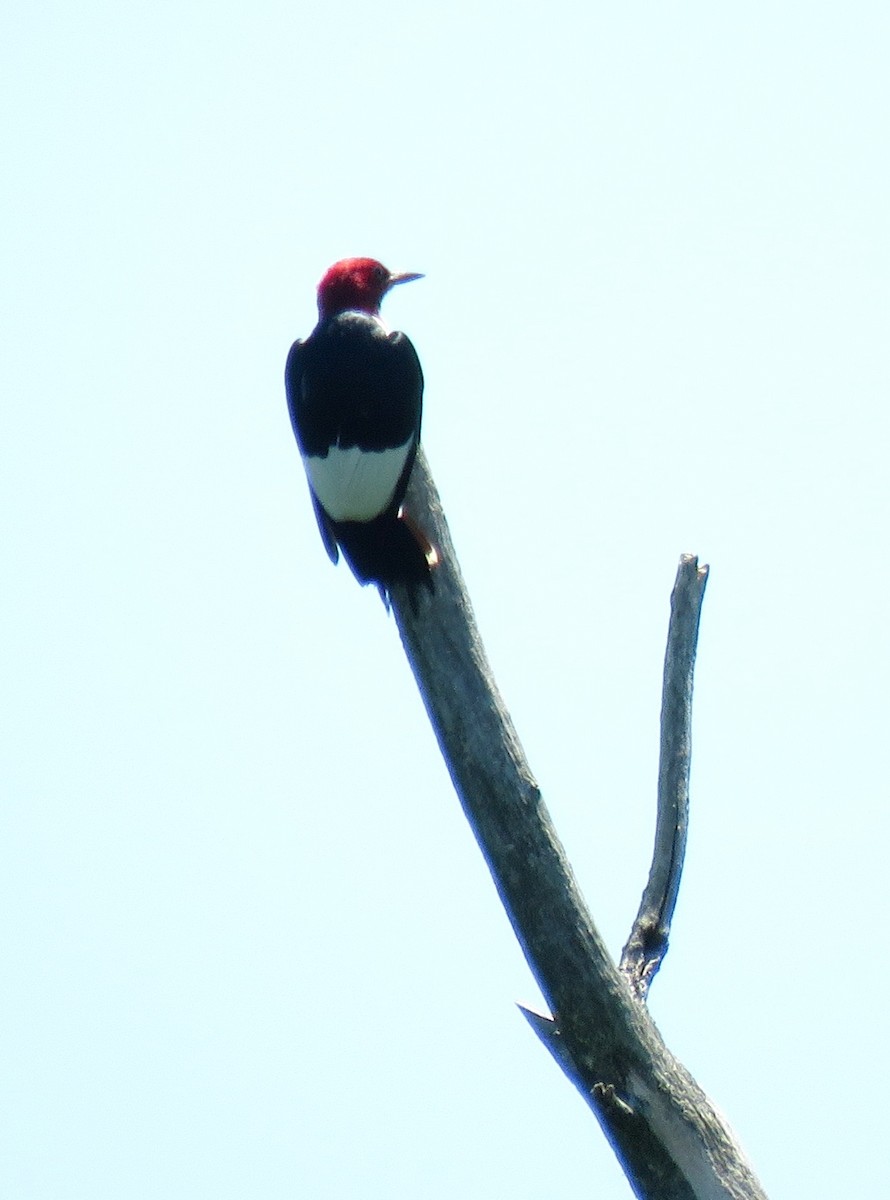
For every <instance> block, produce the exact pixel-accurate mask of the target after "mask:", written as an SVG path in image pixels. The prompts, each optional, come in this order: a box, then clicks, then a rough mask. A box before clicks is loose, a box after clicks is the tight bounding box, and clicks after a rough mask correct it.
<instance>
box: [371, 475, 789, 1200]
mask: <svg viewBox="0 0 890 1200" xmlns="http://www.w3.org/2000/svg"><path fill="white" fill-rule="evenodd" d="M407 507H408V509H409V511H410V512H411V514H412V516H413V518H414V519H415V520H417V521H418V523H419V524H420V525H421V526H422V527H423V529H424V530H425V532H426V533H427V535H428V536H429V537H430V538H431V540H432V541H433V542H434V543H435V545H436V546H437V548H438V550H439V554H440V558H441V562H440V564H439V565H438V566H437V568H436V570H435V590H434V593H433V594H432V595H427V594H426V593H424V594H423V595H421V596H420V597H419V598H416V599H415V600H414V602H412V599H411V597H409V595H408V594H407V593H406V592H405V591H403V590H402V589H400V588H396V589H394V591H393V595H392V607H393V612H394V615H395V618H396V621H397V624H398V628H399V632H400V635H401V638H402V643H403V646H404V648H405V652H406V654H407V656H408V660H409V662H410V664H411V667H412V669H413V671H414V675H415V678H416V679H417V684H418V687H419V689H420V693H421V695H422V697H423V701H424V704H425V705H426V709H427V713H428V715H429V718H430V721H431V723H432V726H433V729H434V731H435V733H436V737H437V738H438V742H439V746H440V749H441V751H442V754H443V757H444V759H445V762H446V764H447V766H448V770H449V772H450V774H451V778H452V780H453V782H454V786H455V789H456V791H457V794H458V796H459V798H460V801H461V804H462V805H463V808H464V812H465V813H466V816H467V819H468V820H469V822H470V825H471V826H472V829H473V832H474V833H475V835H476V839H477V841H478V843H479V846H480V848H481V850H482V853H483V855H484V856H485V859H486V862H487V863H488V867H489V870H490V871H491V874H492V878H493V880H494V883H495V886H496V888H497V890H498V893H499V895H500V898H501V901H502V902H503V905H504V908H505V909H506V911H507V915H508V917H509V919H510V921H511V923H512V925H513V929H514V931H515V933H516V936H517V938H518V939H519V942H520V945H521V946H522V949H523V952H524V954H525V957H526V959H527V961H528V964H529V966H530V967H531V970H532V972H533V973H534V975H535V977H536V979H537V981H538V984H539V986H540V988H541V991H542V993H543V995H544V997H545V999H546V1001H547V1004H548V1006H549V1008H550V1012H551V1013H552V1014H553V1015H552V1017H548V1016H540V1015H538V1014H533V1013H526V1016H527V1017H528V1019H529V1021H530V1023H531V1024H532V1027H533V1028H534V1029H535V1031H536V1032H537V1033H538V1034H539V1036H540V1037H541V1039H542V1041H543V1042H544V1044H545V1045H546V1046H547V1048H548V1049H549V1050H550V1051H551V1053H552V1054H553V1056H554V1058H555V1059H556V1061H557V1062H558V1063H559V1065H560V1066H561V1068H562V1069H563V1071H564V1072H565V1073H566V1075H567V1076H568V1077H569V1078H570V1079H571V1081H572V1082H573V1083H574V1084H575V1086H576V1087H578V1089H579V1090H580V1091H581V1093H582V1095H583V1096H584V1098H585V1100H586V1101H587V1103H588V1104H589V1105H590V1107H591V1108H592V1109H593V1111H594V1112H595V1113H596V1115H597V1117H598V1119H599V1121H600V1124H601V1126H602V1128H603V1130H604V1131H605V1133H606V1136H607V1137H608V1138H609V1140H610V1142H611V1144H612V1146H613V1147H614V1149H615V1152H616V1154H617V1155H618V1158H619V1160H620V1161H621V1163H622V1166H623V1167H624V1170H625V1172H626V1174H627V1177H628V1180H629V1181H630V1184H631V1187H632V1188H633V1190H634V1192H635V1193H636V1195H637V1196H639V1197H645V1198H647V1200H656V1198H657V1200H681V1198H682V1200H693V1198H694V1200H718V1198H721V1200H723V1198H726V1197H732V1198H733V1200H765V1193H764V1192H763V1191H762V1189H761V1188H760V1185H759V1184H758V1182H757V1179H756V1178H755V1176H754V1173H753V1171H752V1169H751V1167H750V1166H749V1164H748V1163H747V1161H746V1159H745V1157H744V1155H743V1153H742V1151H741V1149H740V1147H739V1145H738V1143H737V1142H736V1140H735V1138H734V1136H733V1134H732V1131H731V1130H730V1129H729V1127H728V1126H727V1124H726V1122H725V1121H724V1120H723V1118H722V1117H721V1116H720V1115H719V1114H718V1113H717V1111H716V1110H715V1109H714V1107H713V1105H712V1104H711V1103H710V1101H709V1100H708V1098H707V1097H706V1096H705V1094H704V1093H703V1092H702V1090H701V1088H699V1087H698V1085H697V1084H696V1082H695V1080H694V1079H693V1078H692V1077H691V1076H690V1075H689V1073H688V1072H687V1071H686V1070H685V1068H684V1067H683V1066H682V1065H681V1064H680V1063H679V1062H678V1061H677V1060H676V1059H675V1058H674V1056H673V1055H672V1054H671V1053H670V1051H669V1050H668V1049H667V1047H666V1046H665V1044H664V1042H663V1041H662V1038H661V1036H660V1034H659V1033H658V1030H657V1029H656V1027H655V1024H654V1023H653V1021H652V1019H651V1017H650V1016H649V1013H648V1010H647V1008H646V1006H645V995H646V990H647V988H648V984H649V982H650V981H651V978H652V976H653V974H654V972H655V970H657V967H658V964H659V963H660V961H661V959H662V957H663V955H664V951H665V949H666V946H667V933H668V929H669V925H670V917H671V913H672V911H673V904H674V901H675V899H676V892H677V886H678V884H679V873H680V869H681V868H682V857H683V845H684V843H685V812H686V780H687V779H688V762H689V736H688V730H689V711H690V704H691V691H692V665H693V662H694V654H695V638H696V631H697V626H698V611H699V608H700V604H701V596H702V594H703V591H704V580H705V577H706V575H705V572H704V571H702V570H699V569H698V566H697V562H696V560H695V559H693V558H686V559H684V560H683V561H682V562H681V565H680V573H679V575H678V585H679V591H675V604H674V618H673V620H672V626H671V630H672V633H671V638H669V647H668V656H667V659H666V663H665V683H666V689H665V703H664V708H663V713H662V768H661V775H662V779H661V780H660V787H659V817H658V829H657V835H656V848H655V855H654V858H653V867H652V872H651V874H650V880H649V884H648V885H647V889H646V892H645V893H644V897H643V902H642V904H641V907H640V913H639V914H638V916H637V920H636V921H635V923H634V928H633V930H632V933H631V937H630V939H629V942H628V947H626V948H625V954H624V956H623V959H622V968H621V969H619V967H617V966H616V965H615V963H614V962H613V961H612V959H611V958H610V956H609V954H608V952H607V950H606V948H605V946H604V944H603V941H602V939H601V937H600V935H599V933H598V931H597V929H596V927H595V925H594V923H593V919H592V917H591V915H590V913H589V912H588V909H587V907H586V904H585V902H584V899H583V897H582V895H581V891H580V889H579V887H578V884H577V882H576V880H575V877H574V875H573V873H572V869H571V867H570V865H569V863H568V860H567V858H566V855H565V851H564V850H563V847H562V845H561V844H560V841H559V838H558V837H557V835H556V831H555V830H554V828H553V825H552V823H551V821H550V817H549V815H548V813H547V809H546V806H545V805H544V802H543V800H542V798H541V792H540V790H539V788H538V785H537V783H536V782H535V779H534V776H533V775H532V773H531V770H530V768H529V766H528V763H527V762H526V759H525V755H524V753H523V749H522V746H521V745H520V742H519V739H518V737H517V735H516V731H515V729H514V728H513V723H512V721H511V719H510V715H509V713H508V712H507V709H506V707H505V706H504V703H503V700H502V699H501V696H500V694H499V692H498V689H497V685H496V684H495V681H494V678H493V677H492V674H491V670H490V668H489V665H488V662H487V659H486V656H485V650H484V647H483V645H482V642H481V639H480V637H479V633H478V630H477V628H476V623H475V620H474V617H473V611H472V607H471V605H470V600H469V596H468V595H467V592H466V588H465V587H464V583H463V579H462V577H461V573H460V568H459V565H458V562H457V557H456V555H455V552H454V547H453V545H452V542H451V537H450V535H449V532H448V527H447V524H446V521H445V517H444V514H443V512H442V506H441V503H440V500H439V496H438V493H437V491H436V488H435V485H434V483H433V480H432V477H431V475H430V472H429V468H428V465H427V462H426V458H425V456H424V455H423V452H421V453H420V455H419V456H418V460H417V464H416V466H415V469H414V472H413V475H412V479H411V484H410V487H409V491H408V496H407ZM678 596H679V599H678ZM684 606H685V607H684ZM690 614H692V624H691V626H690ZM672 645H673V652H672V648H671V647H672ZM665 713H667V719H665Z"/></svg>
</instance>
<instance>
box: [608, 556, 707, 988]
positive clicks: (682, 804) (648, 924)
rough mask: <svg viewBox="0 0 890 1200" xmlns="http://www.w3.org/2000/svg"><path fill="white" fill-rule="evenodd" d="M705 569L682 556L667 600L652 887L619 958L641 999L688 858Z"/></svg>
mask: <svg viewBox="0 0 890 1200" xmlns="http://www.w3.org/2000/svg"><path fill="white" fill-rule="evenodd" d="M707 582H708V568H707V567H705V566H703V567H699V565H698V559H697V558H696V557H695V555H693V554H684V555H683V557H682V558H681V559H680V566H679V568H678V569H677V579H676V582H675V583H674V590H673V593H672V594H671V619H670V624H669V626H668V640H667V650H666V651H665V656H664V685H663V688H662V699H661V760H660V763H659V768H658V817H657V821H656V826H655V850H654V852H653V855H652V867H651V870H650V871H649V882H648V883H647V884H646V889H645V891H644V892H643V898H642V900H641V901H640V910H639V912H638V913H637V916H636V920H635V921H634V923H633V928H632V929H631V932H630V937H629V938H628V941H627V945H626V946H625V947H624V950H623V952H622V955H621V970H622V971H623V972H624V973H625V975H626V976H627V978H628V981H629V983H630V986H631V987H632V988H633V990H634V992H635V994H636V995H637V996H638V997H639V998H640V999H641V1000H645V999H646V995H647V993H648V991H649V987H650V985H651V983H652V980H653V979H654V978H655V975H656V973H657V972H658V968H659V967H660V966H661V963H662V960H663V959H664V956H665V954H667V949H668V939H669V937H670V931H671V919H672V918H673V915H674V906H675V904H676V903H677V893H678V891H679V888H680V876H681V875H682V873H683V860H684V857H685V854H686V830H687V827H688V821H689V762H690V754H691V747H692V679H693V674H694V671H695V650H696V644H697V642H698V625H699V619H700V617H701V606H702V601H703V600H704V595H705V585H706V584H707Z"/></svg>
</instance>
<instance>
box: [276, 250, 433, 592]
mask: <svg viewBox="0 0 890 1200" xmlns="http://www.w3.org/2000/svg"><path fill="white" fill-rule="evenodd" d="M421 278H422V276H420V275H415V274H407V273H405V274H400V275H396V274H393V273H392V272H391V271H387V269H386V267H384V266H382V265H381V264H380V263H379V262H377V261H376V260H375V259H373V258H345V259H343V260H342V262H338V263H334V265H333V266H332V267H331V268H330V270H329V271H327V272H326V274H325V276H324V278H323V279H322V281H321V283H320V284H319V285H318V324H317V325H316V326H315V328H314V329H313V331H312V333H311V334H310V335H309V337H308V338H306V339H305V341H297V342H294V344H293V346H292V347H291V350H290V354H289V355H288V357H287V366H286V368H285V375H284V381H285V387H286V390H287V405H288V409H289V410H290V417H291V423H292V425H293V428H294V434H295V435H296V439H297V444H298V446H299V447H300V454H301V455H302V458H303V466H304V467H305V468H306V476H307V478H308V480H309V490H310V492H311V494H312V503H313V505H314V506H315V516H316V519H317V521H318V528H319V531H320V533H321V538H322V541H323V542H324V544H325V548H326V549H327V552H328V555H329V557H330V559H331V561H332V562H334V563H336V562H337V560H338V557H339V554H338V547H339V549H340V550H342V551H343V556H344V557H345V559H346V561H347V562H348V563H349V565H350V567H351V568H352V572H353V574H354V575H355V577H356V579H358V581H359V582H360V583H376V584H378V585H379V587H380V589H381V592H382V593H383V595H384V599H386V598H387V595H388V590H389V588H390V586H391V585H392V584H394V583H399V582H404V583H408V584H418V583H426V584H427V585H428V586H432V577H431V575H430V570H431V568H432V567H433V566H434V565H435V562H436V552H435V550H434V549H433V548H432V546H430V544H429V543H428V542H427V541H426V540H425V539H424V538H423V535H422V534H421V533H420V532H419V530H418V529H417V528H416V526H414V524H413V523H412V522H411V521H410V520H406V519H405V514H404V513H403V512H402V507H401V506H402V501H403V499H404V496H405V489H406V488H407V486H408V478H409V476H410V474H411V468H412V466H413V465H414V457H415V455H416V454H417V447H418V444H419V442H420V417H421V408H422V398H423V373H422V371H421V369H420V361H419V359H418V357H417V353H416V351H415V349H414V347H413V346H412V345H411V343H410V341H409V340H408V338H407V337H405V335H404V334H403V333H390V332H389V330H388V329H387V328H386V326H385V325H384V324H383V322H382V321H381V320H380V304H381V301H382V300H383V297H384V296H385V295H386V293H387V292H388V291H389V289H390V288H391V287H395V285H396V284H397V283H408V282H409V281H410V280H412V279H421Z"/></svg>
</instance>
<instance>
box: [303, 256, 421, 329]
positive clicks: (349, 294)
mask: <svg viewBox="0 0 890 1200" xmlns="http://www.w3.org/2000/svg"><path fill="white" fill-rule="evenodd" d="M422 278H423V276H422V275H418V274H416V273H412V272H408V271H403V272H402V273H401V274H398V275H394V274H393V272H392V271H387V269H386V267H384V265H383V263H379V262H377V260H376V259H375V258H343V259H341V260H340V262H336V263H334V265H333V266H332V267H329V268H328V270H327V271H325V274H324V278H323V279H322V281H321V283H320V284H319V285H318V315H319V318H320V319H321V320H322V321H323V320H324V319H325V317H333V316H335V315H336V314H337V313H341V312H349V311H353V310H357V311H359V312H366V313H371V314H372V315H374V316H376V315H377V313H378V312H379V311H380V303H381V301H382V300H383V297H384V296H385V295H386V293H387V292H388V291H389V289H390V288H391V287H395V285H396V284H397V283H410V282H411V280H412V279H422Z"/></svg>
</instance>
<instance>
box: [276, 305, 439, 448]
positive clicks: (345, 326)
mask: <svg viewBox="0 0 890 1200" xmlns="http://www.w3.org/2000/svg"><path fill="white" fill-rule="evenodd" d="M285 386H286V388H287V403H288V408H289V410H290V416H291V422H292V424H293V428H294V433H295V434H296V438H297V441H298V443H299V445H300V450H301V451H302V453H303V454H304V455H313V456H323V455H325V454H327V452H328V449H329V447H331V446H334V445H339V446H340V447H341V448H343V449H347V448H348V447H350V446H361V447H362V449H364V450H385V449H388V448H389V447H392V446H403V445H404V444H405V442H406V441H407V440H408V438H409V437H410V436H411V435H412V434H413V435H414V439H415V443H416V442H418V441H419V440H420V422H421V415H422V402H423V372H422V371H421V369H420V360H419V359H418V357H417V352H416V351H415V349H414V347H413V346H412V345H411V342H410V341H409V340H408V338H407V337H405V335H404V334H403V333H388V332H387V330H386V328H385V327H384V326H383V324H382V323H381V322H380V321H379V320H378V319H377V318H375V317H372V316H370V315H369V314H368V313H362V312H344V313H338V314H337V315H336V316H333V317H330V318H328V320H326V321H323V322H320V323H319V324H318V325H317V326H316V327H315V329H314V330H313V331H312V333H311V335H310V336H309V337H308V338H307V339H306V340H305V341H304V342H295V343H294V344H293V346H292V347H291V351H290V354H289V355H288V358H287V367H286V368H285Z"/></svg>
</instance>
